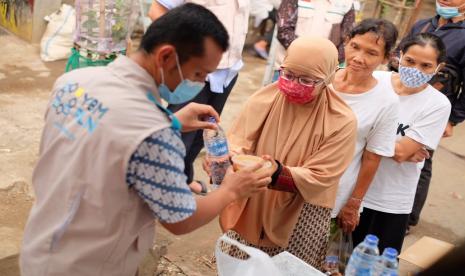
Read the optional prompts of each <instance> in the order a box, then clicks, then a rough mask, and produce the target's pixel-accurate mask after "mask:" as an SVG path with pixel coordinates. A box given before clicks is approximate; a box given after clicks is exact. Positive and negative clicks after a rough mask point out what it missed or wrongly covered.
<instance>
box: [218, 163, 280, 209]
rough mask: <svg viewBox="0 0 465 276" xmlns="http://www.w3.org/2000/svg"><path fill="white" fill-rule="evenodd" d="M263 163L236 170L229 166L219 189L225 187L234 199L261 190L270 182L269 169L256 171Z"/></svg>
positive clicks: (248, 195)
mask: <svg viewBox="0 0 465 276" xmlns="http://www.w3.org/2000/svg"><path fill="white" fill-rule="evenodd" d="M262 166H263V163H258V164H255V165H254V166H250V167H248V168H245V169H241V170H239V171H237V172H235V171H234V170H233V167H232V166H230V167H229V169H228V171H227V172H226V175H225V177H224V180H223V182H222V183H221V186H220V189H227V190H228V191H229V192H230V194H231V195H232V196H233V198H234V199H235V200H238V199H242V198H248V197H250V196H251V195H252V194H254V193H257V192H262V191H265V190H266V189H267V186H268V184H270V183H271V175H272V174H273V172H272V171H271V170H266V171H264V170H261V171H258V170H259V169H260V168H261V167H262Z"/></svg>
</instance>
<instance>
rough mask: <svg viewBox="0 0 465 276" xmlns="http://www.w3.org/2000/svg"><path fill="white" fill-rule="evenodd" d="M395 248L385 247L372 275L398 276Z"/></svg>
mask: <svg viewBox="0 0 465 276" xmlns="http://www.w3.org/2000/svg"><path fill="white" fill-rule="evenodd" d="M398 267H399V263H398V262H397V250H395V249H394V248H390V247H386V248H385V249H384V251H383V255H382V256H381V257H380V258H379V260H378V262H377V263H376V265H375V269H374V273H373V275H374V276H398V275H399V271H398Z"/></svg>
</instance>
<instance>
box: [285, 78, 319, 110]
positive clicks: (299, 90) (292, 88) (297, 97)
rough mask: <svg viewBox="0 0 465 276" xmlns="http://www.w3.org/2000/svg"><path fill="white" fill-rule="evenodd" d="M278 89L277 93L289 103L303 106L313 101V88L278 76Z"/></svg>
mask: <svg viewBox="0 0 465 276" xmlns="http://www.w3.org/2000/svg"><path fill="white" fill-rule="evenodd" d="M278 87H279V91H281V93H283V95H284V96H285V97H286V99H287V100H288V101H289V102H291V103H296V104H305V103H309V102H311V101H313V100H314V99H315V95H314V93H313V92H314V90H315V86H306V85H303V84H300V83H297V82H294V81H291V80H287V79H285V78H283V77H281V76H279V79H278Z"/></svg>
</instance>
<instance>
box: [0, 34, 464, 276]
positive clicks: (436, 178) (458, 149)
mask: <svg viewBox="0 0 465 276" xmlns="http://www.w3.org/2000/svg"><path fill="white" fill-rule="evenodd" d="M0 53H1V54H0V130H1V131H0V275H8V276H9V275H12V276H13V275H19V273H18V269H17V266H16V259H15V255H16V254H17V253H18V252H19V248H20V243H21V237H22V232H23V228H24V225H25V221H26V219H27V215H28V212H29V210H30V208H31V206H32V203H33V190H32V188H31V176H32V169H33V167H34V164H35V162H36V160H37V153H38V145H39V141H40V136H41V128H42V125H43V121H42V116H43V114H44V110H45V106H46V104H47V101H48V96H49V93H50V88H51V86H52V85H53V82H54V80H55V79H56V77H57V76H59V75H60V74H62V73H63V69H64V66H65V62H64V61H58V62H51V63H43V62H42V61H41V60H40V58H39V54H38V48H37V47H36V46H33V45H30V44H28V43H25V42H24V41H22V40H19V39H18V38H16V37H14V36H12V35H9V34H7V33H5V32H4V31H2V29H0ZM244 56H245V57H244V62H245V67H244V69H243V70H242V71H241V73H240V75H239V80H238V82H237V85H236V86H235V88H234V90H233V92H232V94H231V96H230V98H229V100H228V103H227V104H226V107H225V110H224V112H223V116H222V122H223V127H224V128H226V129H228V127H229V125H230V124H231V121H232V120H233V119H234V118H235V116H236V115H237V114H238V113H239V111H240V110H241V107H242V104H243V103H244V102H245V100H246V99H247V98H248V97H249V96H250V95H251V94H252V93H253V92H254V91H256V90H257V89H258V88H259V87H260V86H261V83H262V76H263V72H264V69H265V64H266V63H265V61H263V60H260V59H258V58H256V57H254V56H253V55H251V54H250V53H249V52H248V51H246V52H245V55H244ZM464 139H465V124H462V125H459V126H458V127H456V128H455V133H454V136H453V137H452V138H448V139H444V140H443V141H442V142H441V146H440V147H439V149H438V150H437V152H436V154H435V156H434V172H433V181H432V185H431V189H430V193H429V197H428V200H427V203H426V206H425V208H424V211H423V214H422V218H421V221H420V224H419V225H418V226H417V227H415V228H414V229H413V230H412V233H411V234H410V235H409V236H407V238H406V242H405V246H404V248H405V247H407V246H408V245H410V244H412V243H413V242H414V241H416V240H418V239H419V238H421V237H422V236H431V237H434V238H438V239H441V240H444V241H448V242H450V243H453V244H458V243H459V242H460V241H462V240H463V239H464V238H465V215H464V214H463V210H465V200H464V196H465V185H464V184H465V143H464V142H463V141H464ZM196 172H197V177H196V178H198V179H204V180H205V179H206V176H205V174H204V173H203V172H202V170H201V167H200V161H199V160H197V162H196ZM219 235H220V230H219V227H218V223H217V221H216V220H215V221H212V222H211V223H210V224H208V225H206V226H205V227H203V228H201V229H199V230H197V231H195V232H193V233H191V234H188V235H183V236H173V235H171V234H170V233H168V232H167V231H165V230H164V229H162V227H158V228H157V234H156V237H157V240H156V243H157V246H158V247H159V248H163V250H166V254H165V255H164V257H162V259H161V264H160V266H159V269H158V272H157V275H215V270H214V267H215V265H214V264H212V263H211V257H212V255H213V251H214V246H215V241H216V239H217V238H218V237H219ZM411 268H412V267H411V265H409V264H406V263H402V264H401V275H406V271H407V270H410V269H411Z"/></svg>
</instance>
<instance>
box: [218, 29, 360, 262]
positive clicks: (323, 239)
mask: <svg viewBox="0 0 465 276" xmlns="http://www.w3.org/2000/svg"><path fill="white" fill-rule="evenodd" d="M337 57H338V52H337V49H336V47H335V46H334V44H332V43H331V42H330V41H329V40H327V39H324V38H316V37H299V38H298V39H296V40H294V41H293V42H292V44H291V45H290V46H289V48H288V52H287V56H286V58H285V60H284V62H283V64H282V67H281V72H280V77H279V80H278V82H275V83H273V84H270V85H268V86H266V87H264V88H262V89H261V90H259V91H258V92H257V93H255V94H254V95H252V96H251V97H250V99H249V100H248V101H247V103H246V105H245V107H244V110H242V112H241V113H240V114H239V116H238V118H237V119H236V121H235V123H234V124H233V126H232V128H231V129H230V132H229V135H228V138H229V143H230V146H231V150H232V151H233V152H235V153H246V154H253V155H259V156H260V155H269V156H271V157H272V159H274V160H276V162H275V164H274V166H273V168H276V170H275V172H274V174H273V177H272V183H271V184H270V185H269V186H268V189H267V190H266V191H264V192H262V193H260V194H257V196H253V197H250V198H248V199H246V200H241V201H237V202H235V203H233V204H231V205H229V206H228V207H226V208H225V210H224V211H223V212H222V214H221V216H220V224H221V227H222V229H223V231H225V232H227V233H228V235H229V236H230V237H232V238H235V239H237V240H239V241H241V242H243V243H245V244H247V245H251V246H254V247H257V248H260V249H261V250H263V251H265V252H266V253H268V254H270V255H275V254H278V253H280V252H282V251H284V250H287V251H289V252H291V253H292V254H294V255H296V256H297V257H299V258H301V259H302V260H304V261H305V262H307V263H309V264H310V265H312V266H314V267H317V268H320V269H321V268H322V264H323V261H324V258H325V255H326V247H327V241H328V233H329V225H330V218H331V209H332V208H333V206H334V200H335V197H336V190H337V185H338V183H339V178H340V177H341V175H342V173H343V172H344V170H345V169H346V168H347V166H348V165H349V163H350V161H351V159H352V154H353V151H354V145H355V135H356V119H355V116H354V114H353V113H352V111H351V110H350V108H349V107H348V106H347V105H346V104H345V103H344V102H343V101H342V100H341V99H340V98H339V97H338V96H337V95H336V94H335V92H334V91H333V90H332V89H330V88H329V87H328V85H329V84H330V83H331V81H332V79H333V76H334V73H335V71H336V69H337V65H338V60H337ZM230 254H231V255H233V256H236V257H239V258H240V257H243V256H242V255H241V254H240V253H239V252H236V251H234V250H233V252H230Z"/></svg>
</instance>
